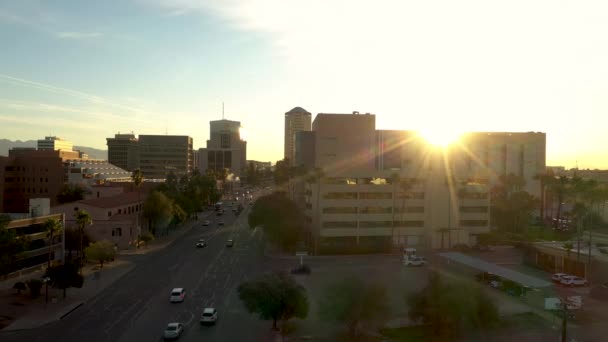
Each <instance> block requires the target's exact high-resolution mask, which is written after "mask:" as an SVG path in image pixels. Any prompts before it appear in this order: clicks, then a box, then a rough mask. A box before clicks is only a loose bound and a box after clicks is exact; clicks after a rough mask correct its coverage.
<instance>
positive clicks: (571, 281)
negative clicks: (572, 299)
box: [560, 275, 587, 286]
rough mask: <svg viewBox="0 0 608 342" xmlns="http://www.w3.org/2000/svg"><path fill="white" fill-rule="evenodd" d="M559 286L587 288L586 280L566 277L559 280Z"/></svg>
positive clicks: (570, 276) (571, 276)
mask: <svg viewBox="0 0 608 342" xmlns="http://www.w3.org/2000/svg"><path fill="white" fill-rule="evenodd" d="M560 284H562V285H567V286H587V279H585V278H581V277H577V276H573V275H568V276H564V277H562V279H561V280H560Z"/></svg>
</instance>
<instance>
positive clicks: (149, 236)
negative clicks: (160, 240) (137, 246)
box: [139, 232, 154, 246]
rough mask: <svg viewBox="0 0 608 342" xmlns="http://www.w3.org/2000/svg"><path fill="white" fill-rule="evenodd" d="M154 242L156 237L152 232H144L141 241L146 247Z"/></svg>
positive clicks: (140, 237)
mask: <svg viewBox="0 0 608 342" xmlns="http://www.w3.org/2000/svg"><path fill="white" fill-rule="evenodd" d="M152 240H154V235H152V234H150V232H144V233H142V234H141V235H140V236H139V241H141V242H143V243H144V244H145V245H146V246H148V242H150V241H152Z"/></svg>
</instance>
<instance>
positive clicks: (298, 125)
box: [284, 107, 311, 165]
mask: <svg viewBox="0 0 608 342" xmlns="http://www.w3.org/2000/svg"><path fill="white" fill-rule="evenodd" d="M310 120H311V115H310V113H309V112H307V111H306V110H305V109H304V108H302V107H295V108H293V109H292V110H290V111H289V112H287V113H285V146H284V152H285V153H284V158H285V159H289V161H290V163H291V165H294V163H295V159H296V132H299V131H310Z"/></svg>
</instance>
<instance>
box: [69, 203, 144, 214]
mask: <svg viewBox="0 0 608 342" xmlns="http://www.w3.org/2000/svg"><path fill="white" fill-rule="evenodd" d="M143 207H144V205H143V204H141V203H140V204H136V205H131V206H128V207H124V208H119V209H118V210H117V211H116V212H115V214H117V215H120V214H132V213H137V212H140V211H141V210H143ZM74 210H75V211H77V210H78V207H76V208H74ZM110 216H112V211H111V210H108V217H110Z"/></svg>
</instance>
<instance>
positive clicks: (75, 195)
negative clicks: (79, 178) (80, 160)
mask: <svg viewBox="0 0 608 342" xmlns="http://www.w3.org/2000/svg"><path fill="white" fill-rule="evenodd" d="M87 193H89V191H88V190H86V189H85V188H83V187H81V186H80V185H77V184H72V183H68V184H65V185H64V186H63V188H62V189H61V191H60V192H59V194H58V195H57V202H58V203H60V204H63V203H71V202H76V201H80V200H81V199H84V195H85V194H87Z"/></svg>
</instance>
